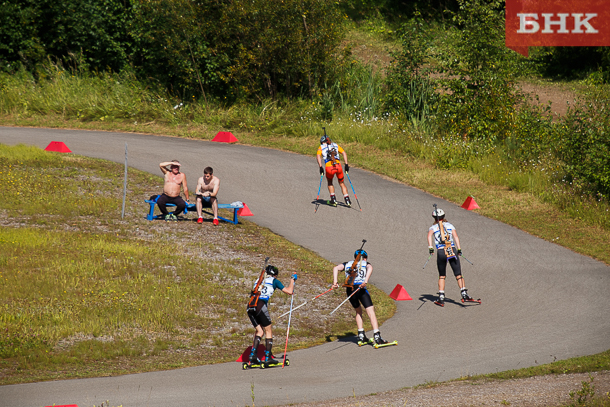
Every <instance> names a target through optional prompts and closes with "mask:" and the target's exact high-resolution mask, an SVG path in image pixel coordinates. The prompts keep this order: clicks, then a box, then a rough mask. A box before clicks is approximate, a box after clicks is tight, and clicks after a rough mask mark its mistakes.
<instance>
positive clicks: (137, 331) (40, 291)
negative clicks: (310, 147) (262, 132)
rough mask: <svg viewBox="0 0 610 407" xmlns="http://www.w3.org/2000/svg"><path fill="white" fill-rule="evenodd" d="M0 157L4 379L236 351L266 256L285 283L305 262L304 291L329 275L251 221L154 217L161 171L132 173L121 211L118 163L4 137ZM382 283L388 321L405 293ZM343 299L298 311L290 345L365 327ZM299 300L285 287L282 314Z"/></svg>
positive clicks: (379, 298) (198, 359) (279, 300)
mask: <svg viewBox="0 0 610 407" xmlns="http://www.w3.org/2000/svg"><path fill="white" fill-rule="evenodd" d="M0 158H2V161H3V163H5V165H4V166H3V169H2V170H1V173H0V176H1V177H2V179H3V182H4V183H5V184H6V185H9V186H10V188H11V191H13V192H14V194H13V195H12V196H13V197H14V199H13V200H11V201H10V202H9V201H4V202H2V203H0V266H1V267H0V280H1V281H2V283H3V284H1V285H0V297H1V298H3V302H2V305H1V306H0V332H2V336H1V337H0V356H1V357H2V358H1V359H0V384H9V383H23V382H32V381H40V380H48V379H58V378H71V377H93V376H106V375H117V374H125V373H136V372H143V371H150V370H163V369H170V368H176V367H184V366H194V365H201V364H210V363H219V362H228V361H233V360H235V359H236V358H237V357H238V356H239V355H240V354H241V352H242V350H243V349H245V348H246V347H247V346H248V345H250V344H251V336H252V332H253V328H252V326H251V325H250V323H249V321H248V319H247V317H246V315H245V312H244V306H245V302H246V301H247V295H248V292H249V290H250V289H251V284H252V282H253V281H254V279H255V278H256V277H257V276H258V274H259V272H260V271H259V268H260V267H261V264H262V261H263V256H265V255H272V259H271V261H272V262H273V264H275V265H277V266H278V267H279V268H280V270H281V273H280V281H284V282H286V279H287V276H288V275H289V273H292V272H298V273H299V287H298V291H297V292H296V295H297V298H296V301H297V302H301V301H303V300H304V299H306V298H311V297H313V296H315V295H316V294H319V293H321V292H323V291H325V290H326V289H327V288H328V286H329V284H330V282H332V273H330V270H331V269H332V266H333V265H332V264H330V263H329V262H328V261H326V260H324V259H322V258H320V257H318V256H316V255H315V254H313V253H312V252H310V251H308V250H305V249H303V248H301V247H299V246H296V245H294V244H292V243H290V242H288V241H286V240H285V239H283V238H281V237H279V236H276V235H274V234H273V233H271V232H270V231H269V230H267V229H264V228H261V227H258V226H256V225H255V224H253V223H250V222H247V221H241V223H240V224H239V225H228V224H221V226H219V227H214V226H212V225H211V224H210V223H209V222H206V223H205V224H204V225H198V224H196V223H195V222H193V221H191V222H186V221H184V222H179V223H178V224H174V223H169V224H168V223H166V222H149V221H147V220H146V219H145V217H144V214H145V212H146V208H144V204H143V202H142V201H143V200H144V199H145V198H147V197H149V196H150V195H152V194H153V193H155V192H156V191H158V190H159V188H160V186H161V180H160V177H153V176H151V175H150V174H146V173H142V172H139V171H135V170H131V171H130V173H129V191H128V194H127V205H126V216H125V219H121V199H122V179H121V178H122V177H116V174H121V173H122V167H121V165H119V164H115V163H109V162H104V161H101V160H94V159H89V158H84V157H78V156H74V155H58V154H53V153H47V152H44V151H41V150H39V149H36V148H31V147H24V146H17V147H10V148H9V147H6V146H2V145H0ZM191 220H193V219H192V216H191ZM160 239H162V241H163V242H173V243H174V244H160ZM33 254H34V255H33ZM372 290H373V296H374V297H375V299H376V305H377V307H376V309H377V313H378V316H379V318H380V319H381V320H382V321H384V320H387V318H389V317H390V316H391V315H392V314H393V312H394V310H395V305H394V302H393V300H391V299H390V298H389V297H388V296H386V295H385V294H383V293H382V292H380V291H379V290H376V289H375V288H374V287H372ZM341 299H342V296H341V293H340V292H339V290H337V291H336V292H332V293H329V294H327V295H325V296H324V297H321V298H320V299H319V300H317V301H316V304H315V309H316V310H317V312H318V313H317V314H316V318H312V317H311V314H310V313H309V312H307V308H304V309H303V312H298V313H295V315H294V316H293V318H292V319H293V321H292V329H291V341H290V344H289V345H290V346H289V349H298V348H303V347H308V346H312V345H316V344H320V343H323V342H325V341H329V340H332V339H334V338H336V337H337V336H342V335H354V334H355V324H354V321H353V316H352V315H351V314H352V311H351V310H350V308H349V307H343V308H342V309H341V310H339V312H337V313H336V315H333V316H332V317H329V316H328V314H329V313H330V311H331V310H332V309H334V307H335V306H336V304H337V303H338V302H340V300H341ZM289 305H290V300H289V298H288V296H285V295H282V294H281V293H280V294H278V295H275V296H274V297H273V299H272V301H271V310H272V313H273V314H274V315H275V316H276V317H277V316H278V315H280V313H283V312H285V311H286V310H288V308H289ZM286 323H287V318H284V319H283V320H276V321H275V328H276V334H279V333H280V332H282V330H285V328H286ZM275 350H276V352H278V353H279V352H280V350H279V348H278V347H276V348H275Z"/></svg>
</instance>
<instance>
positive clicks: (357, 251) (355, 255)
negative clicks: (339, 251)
mask: <svg viewBox="0 0 610 407" xmlns="http://www.w3.org/2000/svg"><path fill="white" fill-rule="evenodd" d="M359 254H362V257H366V258H367V259H368V258H369V255H368V254H366V252H365V251H364V250H362V249H358V250H356V251H355V252H354V259H355V258H356V257H358V255H359Z"/></svg>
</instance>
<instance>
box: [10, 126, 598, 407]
mask: <svg viewBox="0 0 610 407" xmlns="http://www.w3.org/2000/svg"><path fill="white" fill-rule="evenodd" d="M312 138H317V136H313V135H312ZM51 141H63V142H65V143H66V144H67V146H68V147H69V148H70V149H71V150H72V151H73V152H74V153H76V154H82V155H86V156H91V157H98V158H103V159H107V160H112V161H116V162H119V163H123V162H124V157H125V154H124V152H125V143H127V144H128V149H129V164H130V166H131V167H135V168H138V169H140V170H144V171H148V172H150V173H152V174H156V175H161V174H160V171H159V169H158V163H159V162H161V161H166V160H171V159H174V158H177V159H179V160H180V162H181V163H182V169H183V171H184V172H185V173H186V174H187V176H188V179H189V182H190V184H191V189H192V188H194V186H195V184H194V183H195V180H196V177H198V176H199V174H200V173H201V172H202V169H203V167H204V166H208V165H209V166H212V167H213V168H214V173H215V174H216V175H218V177H219V178H220V179H221V180H222V189H221V194H220V199H221V201H222V202H232V201H235V200H241V201H244V202H246V203H247V204H248V206H249V207H250V209H251V210H252V211H253V212H254V214H255V216H254V217H253V218H249V219H252V220H253V221H255V222H256V223H257V224H259V225H261V226H265V227H268V228H270V229H271V230H272V231H274V232H275V233H277V234H279V235H281V236H284V237H285V238H287V239H288V240H290V241H292V242H294V243H297V244H299V245H301V246H304V247H306V248H309V249H312V250H313V251H315V252H317V253H318V254H320V255H321V256H322V257H324V258H326V259H328V260H330V261H332V262H336V263H338V262H341V261H347V260H349V259H350V258H351V256H352V253H353V252H354V250H355V249H357V248H358V247H360V242H361V240H362V239H366V240H367V244H366V250H367V251H368V253H369V256H370V261H371V263H372V264H374V267H375V272H374V273H373V277H372V280H371V282H372V283H373V284H375V285H376V286H377V287H379V288H381V289H382V290H384V291H385V292H386V293H389V292H390V291H391V290H392V289H393V288H394V286H395V285H396V284H401V285H403V286H404V287H406V288H407V291H408V292H409V294H410V295H411V296H412V297H413V298H414V301H401V302H398V303H397V306H398V310H397V313H396V315H395V316H394V317H393V318H391V319H390V320H389V321H387V322H386V323H385V324H384V325H383V326H382V327H381V332H382V334H383V337H384V338H385V339H388V340H394V339H396V340H398V342H399V345H398V346H393V347H388V348H384V349H378V350H375V349H373V348H372V347H364V348H358V347H357V346H356V345H355V344H354V343H353V342H348V341H335V342H331V343H327V344H325V345H321V346H316V347H313V348H310V349H305V350H300V351H295V352H291V353H290V355H289V356H290V360H291V366H290V367H289V368H286V369H270V370H268V371H259V370H252V371H242V370H241V366H240V365H239V364H238V363H225V364H219V365H211V366H200V367H192V368H185V369H178V370H172V371H161V372H153V373H143V374H134V375H125V376H119V377H105V378H94V379H77V380H62V381H53V382H43V383H31V384H22V385H10V386H2V387H0V406H3V407H4V406H6V407H9V406H10V407H26V406H27V407H31V406H44V405H49V403H56V404H73V403H75V404H78V405H79V406H80V407H84V406H90V405H93V404H95V405H100V404H101V402H102V401H105V400H108V401H109V402H110V405H123V406H124V407H131V406H151V407H153V406H159V407H161V406H163V407H165V406H231V405H250V404H251V403H252V402H253V400H252V391H254V396H255V400H254V403H255V404H256V405H282V404H292V403H300V402H305V401H318V400H328V399H333V398H337V397H346V396H352V395H354V394H355V395H356V396H358V395H365V394H370V393H374V392H380V391H385V390H392V389H398V388H401V387H405V386H414V385H417V384H421V383H424V382H426V381H444V380H448V379H452V378H457V377H460V376H464V375H469V374H478V373H491V372H496V371H503V370H508V369H517V368H524V367H528V366H533V365H536V364H542V363H548V362H551V361H553V360H555V359H565V358H569V357H574V356H580V355H588V354H594V353H598V352H602V351H605V350H607V349H610V318H608V315H610V296H608V295H607V291H608V287H609V286H610V268H609V267H608V266H606V265H604V264H603V263H600V262H598V261H595V260H592V259H590V258H588V257H585V256H581V255H578V254H576V253H573V252H571V251H570V250H567V249H565V248H563V247H561V246H558V245H556V244H553V243H549V242H547V241H544V240H541V239H538V238H536V237H533V236H531V235H529V234H527V233H525V232H522V231H520V230H518V229H515V228H513V227H511V226H507V225H505V224H502V223H500V222H497V221H494V220H491V219H488V218H485V217H483V216H480V215H478V214H476V213H473V212H468V211H466V210H464V209H461V208H460V207H459V206H457V205H455V204H452V203H448V202H446V201H444V200H442V199H439V198H436V197H433V196H431V195H429V194H426V193H424V192H422V191H419V190H417V189H415V188H411V187H409V186H406V185H403V184H400V183H397V182H393V181H391V180H388V179H385V178H383V177H380V176H377V175H375V174H373V173H370V172H367V171H363V170H360V169H357V168H353V169H351V170H350V175H351V179H352V182H353V183H354V187H355V188H356V193H357V194H358V198H359V200H360V204H361V205H362V212H360V211H358V210H357V209H353V208H352V209H348V208H345V207H338V208H332V207H328V206H324V205H323V206H320V208H319V209H318V211H317V213H315V214H314V205H313V204H312V201H313V199H314V198H315V196H316V193H317V187H318V185H319V180H320V176H319V174H318V168H317V164H316V161H315V158H314V153H315V151H314V149H312V154H311V155H310V156H301V155H297V154H291V153H286V152H280V151H275V150H272V149H265V148H256V147H247V146H243V145H229V144H223V143H213V142H207V141H199V140H186V139H179V138H171V137H159V136H150V135H142V134H122V133H112V132H94V131H70V130H55V129H53V130H51V129H32V128H10V127H0V143H4V144H9V145H14V144H18V143H24V144H28V145H35V146H38V147H41V148H44V147H46V146H47V145H48V144H49V142H51ZM348 154H349V151H348ZM117 176H118V177H119V176H120V177H122V174H117ZM439 182H442V181H441V180H439ZM348 184H349V183H348ZM322 188H323V190H322V194H321V196H323V197H327V196H328V191H326V190H325V186H324V185H323V186H322ZM348 188H349V185H348ZM3 195H5V197H7V196H8V197H10V191H6V190H5V191H3ZM350 195H351V191H350ZM464 198H466V197H464ZM433 203H437V204H438V205H439V207H440V208H443V209H444V210H445V211H446V212H447V218H448V220H450V221H451V222H452V223H454V224H455V225H456V227H457V228H458V230H459V233H460V238H461V242H462V248H463V249H464V254H465V255H466V256H467V257H468V259H469V260H470V261H472V262H473V263H474V266H471V265H470V264H468V263H467V262H465V261H462V268H463V271H464V276H465V278H466V285H467V287H468V289H469V292H470V293H471V295H472V296H473V297H475V298H482V300H483V304H482V305H476V306H462V304H461V303H460V302H459V291H458V289H457V285H456V283H455V281H454V279H453V278H451V277H448V279H447V289H446V292H447V296H448V298H449V299H450V300H453V301H455V302H451V301H449V302H448V303H447V304H446V306H445V307H444V308H441V307H438V306H436V305H434V304H433V303H432V299H433V295H434V294H435V293H436V291H437V287H436V281H437V273H436V265H435V263H434V260H431V261H430V263H429V264H428V266H427V267H426V269H425V270H422V266H423V264H424V262H425V261H426V259H427V257H428V251H427V244H426V240H425V237H426V233H427V229H428V227H429V226H430V224H431V222H432V217H431V211H432V204H433ZM354 206H356V208H357V206H358V205H357V204H356V203H355V200H354ZM145 212H146V208H145V206H144V204H143V205H142V208H141V210H140V208H138V209H137V211H136V213H137V214H138V215H139V214H140V213H141V215H142V216H144V214H145ZM224 227H230V226H228V225H227V226H224ZM566 233H570V231H567V230H566V231H564V232H563V234H566ZM559 238H560V239H561V235H559ZM599 243H600V244H607V243H608V242H599ZM301 272H304V271H301ZM329 273H330V270H329ZM297 299H298V297H297ZM373 300H374V298H373ZM244 318H245V315H244ZM236 353H237V352H236ZM252 386H253V387H252ZM252 389H254V390H252Z"/></svg>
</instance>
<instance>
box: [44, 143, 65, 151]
mask: <svg viewBox="0 0 610 407" xmlns="http://www.w3.org/2000/svg"><path fill="white" fill-rule="evenodd" d="M44 151H57V152H58V153H71V152H72V151H70V149H69V148H68V146H66V145H65V144H64V143H63V141H51V142H50V143H49V145H48V146H47V148H45V149H44Z"/></svg>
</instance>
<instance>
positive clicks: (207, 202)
mask: <svg viewBox="0 0 610 407" xmlns="http://www.w3.org/2000/svg"><path fill="white" fill-rule="evenodd" d="M219 189H220V180H219V179H218V177H215V176H214V170H213V169H212V167H205V169H204V170H203V177H200V178H199V180H198V181H197V189H196V190H195V193H196V194H197V217H198V218H197V223H203V217H202V208H203V207H206V208H212V211H213V212H214V220H213V221H212V222H213V223H214V225H215V226H218V198H217V197H216V196H217V195H218V190H219Z"/></svg>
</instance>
